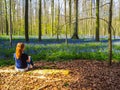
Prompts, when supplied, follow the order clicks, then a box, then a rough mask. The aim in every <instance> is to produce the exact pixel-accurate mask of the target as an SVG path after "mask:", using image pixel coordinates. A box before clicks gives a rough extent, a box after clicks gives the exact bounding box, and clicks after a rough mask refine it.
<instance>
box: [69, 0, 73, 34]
mask: <svg viewBox="0 0 120 90" xmlns="http://www.w3.org/2000/svg"><path fill="white" fill-rule="evenodd" d="M71 16H72V1H71V0H69V30H70V36H71Z"/></svg>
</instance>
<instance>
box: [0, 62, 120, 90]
mask: <svg viewBox="0 0 120 90" xmlns="http://www.w3.org/2000/svg"><path fill="white" fill-rule="evenodd" d="M13 68H14V66H10V67H1V68H0V70H6V69H7V70H11V69H13ZM50 69H51V70H69V74H63V73H59V72H58V73H47V74H40V73H37V72H36V73H32V71H35V70H38V72H39V70H43V71H44V70H50ZM48 72H49V71H48ZM0 90H120V64H119V63H113V64H112V66H108V63H107V62H102V61H90V60H89V61H87V60H74V61H66V62H42V61H40V62H36V63H35V68H34V69H33V70H30V71H28V72H22V73H21V72H0Z"/></svg>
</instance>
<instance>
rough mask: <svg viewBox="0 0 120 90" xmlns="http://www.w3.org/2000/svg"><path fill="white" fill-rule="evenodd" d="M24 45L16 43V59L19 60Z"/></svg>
mask: <svg viewBox="0 0 120 90" xmlns="http://www.w3.org/2000/svg"><path fill="white" fill-rule="evenodd" d="M24 47H25V45H24V43H18V44H17V46H16V58H17V59H20V57H21V55H22V52H23V49H24Z"/></svg>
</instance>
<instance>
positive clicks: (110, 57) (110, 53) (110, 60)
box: [108, 0, 113, 65]
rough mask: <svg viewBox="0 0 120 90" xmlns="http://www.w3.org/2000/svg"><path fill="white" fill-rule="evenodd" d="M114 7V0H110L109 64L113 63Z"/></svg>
mask: <svg viewBox="0 0 120 90" xmlns="http://www.w3.org/2000/svg"><path fill="white" fill-rule="evenodd" d="M112 7H113V0H110V7H109V23H108V48H109V65H111V64H112V32H111V26H112Z"/></svg>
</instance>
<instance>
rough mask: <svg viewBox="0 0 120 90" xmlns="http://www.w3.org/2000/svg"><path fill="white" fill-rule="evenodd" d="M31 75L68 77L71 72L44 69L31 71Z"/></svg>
mask: <svg viewBox="0 0 120 90" xmlns="http://www.w3.org/2000/svg"><path fill="white" fill-rule="evenodd" d="M30 72H31V73H33V74H34V73H38V74H64V75H68V74H69V70H62V69H61V70H57V69H43V70H34V71H30Z"/></svg>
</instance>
